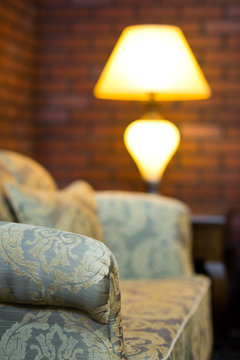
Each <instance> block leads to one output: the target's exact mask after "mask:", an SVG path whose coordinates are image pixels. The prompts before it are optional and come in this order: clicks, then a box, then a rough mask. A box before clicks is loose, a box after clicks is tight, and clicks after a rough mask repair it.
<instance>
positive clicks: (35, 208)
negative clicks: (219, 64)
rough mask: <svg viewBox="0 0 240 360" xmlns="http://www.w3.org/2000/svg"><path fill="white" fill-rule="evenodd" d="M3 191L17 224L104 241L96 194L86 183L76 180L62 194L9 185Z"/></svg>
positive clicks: (61, 191) (13, 184)
mask: <svg viewBox="0 0 240 360" xmlns="http://www.w3.org/2000/svg"><path fill="white" fill-rule="evenodd" d="M4 190H5V196H6V197H7V199H8V202H9V205H10V206H11V207H12V210H13V212H14V213H15V216H16V219H17V221H18V222H20V223H25V224H32V225H38V226H47V227H53V228H56V229H59V230H64V231H69V232H73V233H77V234H83V235H86V236H89V237H92V238H94V239H97V240H100V241H101V240H102V236H101V225H100V221H99V220H98V216H97V205H96V202H95V197H94V191H93V189H92V187H91V186H90V185H89V184H88V183H86V182H85V181H76V182H74V183H72V184H71V185H69V186H68V187H67V188H65V189H63V190H60V191H55V190H50V191H49V190H36V189H32V188H28V187H26V186H23V185H19V184H16V183H9V182H8V183H6V184H5V185H4Z"/></svg>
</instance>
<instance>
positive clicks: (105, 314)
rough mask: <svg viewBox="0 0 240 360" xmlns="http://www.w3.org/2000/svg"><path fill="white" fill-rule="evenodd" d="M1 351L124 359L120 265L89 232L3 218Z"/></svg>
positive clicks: (0, 354)
mask: <svg viewBox="0 0 240 360" xmlns="http://www.w3.org/2000/svg"><path fill="white" fill-rule="evenodd" d="M0 339H1V340H0V358H1V359H11V360H13V359H16V360H22V359H27V360H31V359H83V360H86V359H101V360H107V359H113V358H115V359H125V355H124V345H123V338H122V326H121V317H120V290H119V284H118V273H117V265H116V261H115V259H114V256H113V255H112V253H111V252H110V250H109V249H108V248H107V247H106V246H105V245H104V244H103V243H101V242H99V241H96V240H94V239H91V238H87V237H85V236H81V235H76V234H73V233H67V232H62V231H59V230H55V229H50V228H41V227H36V226H32V225H25V224H14V223H1V224H0Z"/></svg>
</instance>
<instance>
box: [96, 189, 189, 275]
mask: <svg viewBox="0 0 240 360" xmlns="http://www.w3.org/2000/svg"><path fill="white" fill-rule="evenodd" d="M96 198H97V202H98V206H99V217H100V219H101V223H102V226H103V237H104V243H105V244H106V245H107V246H109V247H110V249H111V250H112V251H113V253H114V254H115V256H116V259H117V262H118V266H119V273H120V277H121V279H129V278H138V279H139V278H140V279H143V278H159V277H164V276H176V275H177V276H179V275H185V274H191V273H192V272H193V266H192V261H191V256H190V253H191V234H190V226H189V210H188V208H187V206H186V205H184V204H183V203H181V202H180V201H177V200H175V199H169V198H166V197H164V196H156V195H149V194H139V193H131V192H123V191H103V192H98V193H97V195H96Z"/></svg>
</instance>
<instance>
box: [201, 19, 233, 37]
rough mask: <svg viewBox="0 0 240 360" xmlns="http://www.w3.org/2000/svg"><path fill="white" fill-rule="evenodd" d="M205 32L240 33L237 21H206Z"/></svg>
mask: <svg viewBox="0 0 240 360" xmlns="http://www.w3.org/2000/svg"><path fill="white" fill-rule="evenodd" d="M206 31H207V32H208V33H210V34H211V33H214V34H216V33H218V34H234V33H239V32H240V23H239V21H230V20H216V21H212V20H211V21H206Z"/></svg>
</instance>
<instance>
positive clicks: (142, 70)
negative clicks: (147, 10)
mask: <svg viewBox="0 0 240 360" xmlns="http://www.w3.org/2000/svg"><path fill="white" fill-rule="evenodd" d="M94 94H95V96H96V97H98V98H102V99H112V100H135V101H136V100H140V101H147V102H149V106H148V108H149V111H148V112H147V114H145V115H144V118H143V119H140V120H137V121H135V122H134V123H132V124H130V125H129V126H128V128H127V129H126V131H125V134H124V141H125V145H126V147H127V150H128V151H129V153H130V154H131V156H132V157H133V159H134V161H135V162H136V164H137V166H138V169H139V171H140V173H141V175H142V177H143V179H144V180H145V181H146V183H147V184H148V185H149V184H150V185H151V186H148V188H149V189H150V191H155V192H156V191H157V187H158V183H159V181H160V179H161V177H162V174H163V172H164V170H165V168H166V166H167V164H168V162H169V161H170V159H171V157H172V156H173V154H174V153H175V151H176V150H177V147H178V145H179V141H180V134H179V131H178V129H177V128H176V126H175V125H173V124H172V123H170V122H169V121H167V120H165V119H164V120H163V119H162V118H161V117H160V116H159V115H158V114H157V111H156V102H157V101H170V100H174V101H176V100H195V99H206V98H208V97H209V96H210V94H211V90H210V88H209V85H208V83H207V81H206V79H205V77H204V75H203V73H202V71H201V69H200V67H199V65H198V63H197V61H196V59H195V57H194V55H193V53H192V51H191V49H190V47H189V45H188V43H187V41H186V39H185V37H184V35H183V33H182V31H181V30H180V29H179V28H178V27H176V26H168V25H137V26H129V27H127V28H126V29H124V30H123V32H122V34H121V36H120V38H119V40H118V42H117V44H116V45H115V47H114V49H113V51H112V54H111V55H110V57H109V59H108V61H107V63H106V65H105V67H104V69H103V71H102V73H101V75H100V77H99V79H98V81H97V84H96V86H95V88H94ZM153 184H154V187H153V186H152V185H153Z"/></svg>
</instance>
